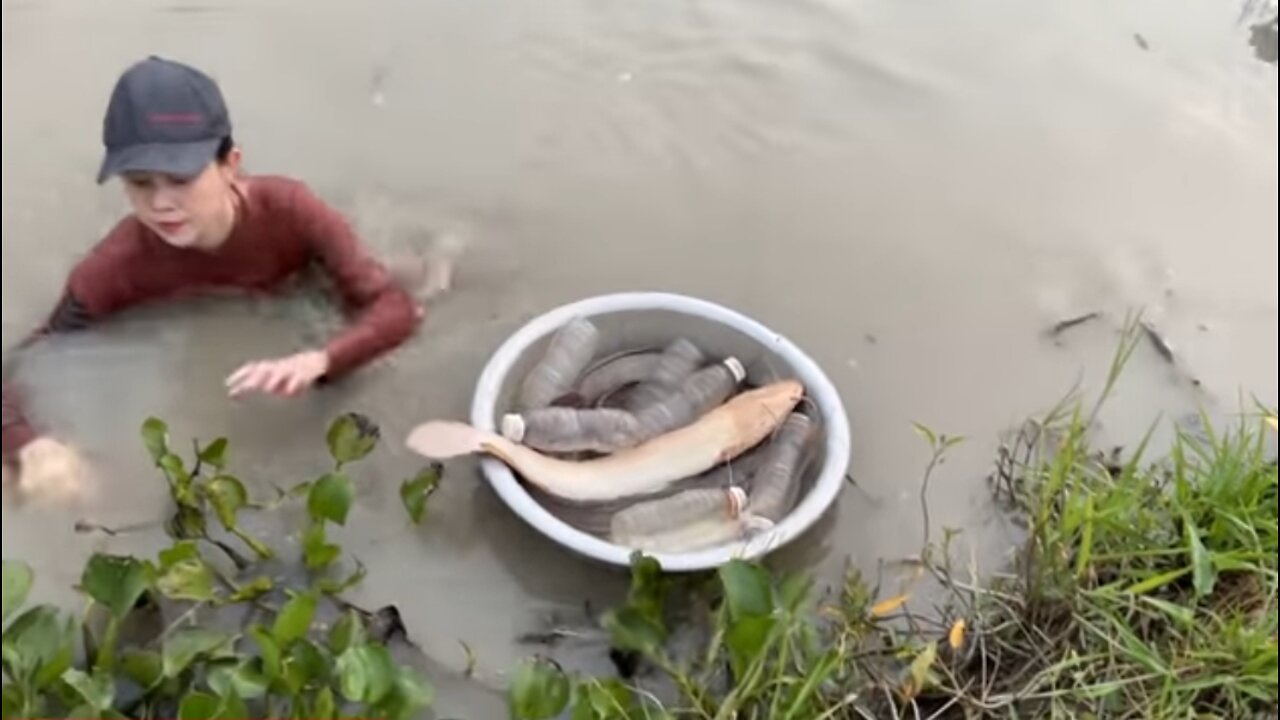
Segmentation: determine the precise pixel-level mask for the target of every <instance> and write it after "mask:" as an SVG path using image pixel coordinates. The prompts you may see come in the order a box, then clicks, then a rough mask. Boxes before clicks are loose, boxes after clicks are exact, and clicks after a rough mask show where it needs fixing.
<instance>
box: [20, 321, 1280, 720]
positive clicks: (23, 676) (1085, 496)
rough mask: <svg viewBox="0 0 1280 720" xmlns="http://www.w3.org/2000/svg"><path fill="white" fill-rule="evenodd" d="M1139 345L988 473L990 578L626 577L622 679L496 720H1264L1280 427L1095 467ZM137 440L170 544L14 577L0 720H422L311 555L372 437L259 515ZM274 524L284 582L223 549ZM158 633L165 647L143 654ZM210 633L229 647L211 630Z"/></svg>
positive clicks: (410, 677) (232, 492)
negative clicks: (1120, 384) (292, 545)
mask: <svg viewBox="0 0 1280 720" xmlns="http://www.w3.org/2000/svg"><path fill="white" fill-rule="evenodd" d="M1136 328H1137V325H1136V324H1135V325H1133V326H1131V328H1130V329H1131V330H1134V331H1133V332H1130V333H1128V334H1127V336H1126V339H1125V341H1124V342H1123V343H1122V344H1121V347H1120V349H1119V350H1118V352H1117V354H1116V357H1115V360H1114V362H1113V365H1112V369H1111V373H1110V375H1109V376H1108V379H1107V383H1106V386H1105V388H1104V389H1103V391H1102V394H1101V397H1100V398H1099V399H1098V400H1097V402H1096V404H1095V405H1093V406H1092V407H1086V406H1085V404H1084V403H1082V402H1081V401H1079V399H1078V398H1071V399H1069V401H1068V402H1064V403H1063V404H1062V405H1060V406H1059V407H1058V408H1055V409H1054V410H1053V411H1051V412H1050V413H1048V414H1047V415H1046V416H1045V417H1043V418H1039V419H1038V420H1036V421H1033V422H1028V423H1027V424H1026V425H1025V426H1024V427H1023V428H1022V429H1021V431H1020V432H1019V433H1018V434H1017V435H1016V436H1015V437H1014V438H1013V440H1012V441H1011V442H1009V443H1008V444H1007V445H1006V446H1005V447H1004V448H1002V450H1001V452H1000V454H999V456H998V458H997V461H996V465H995V470H994V472H993V474H992V487H993V490H994V492H995V493H996V495H997V497H998V498H999V499H1000V500H1002V501H1003V502H1004V503H1006V504H1007V506H1008V509H1009V512H1011V513H1013V514H1014V515H1015V516H1016V517H1018V518H1020V519H1021V520H1022V521H1023V523H1024V524H1025V527H1026V532H1025V539H1024V540H1023V542H1022V544H1021V545H1020V547H1019V548H1018V549H1017V552H1016V553H1015V559H1014V562H1013V563H1011V565H1010V567H1008V568H1007V569H1006V571H1005V572H1002V573H997V574H996V575H995V576H994V578H989V579H982V578H979V577H977V576H976V575H977V573H976V571H975V570H974V569H973V568H971V567H963V568H957V567H955V565H954V563H953V558H952V556H953V554H955V553H954V551H953V545H954V541H955V535H954V534H953V533H951V532H947V533H944V536H943V537H942V538H941V539H940V540H938V541H936V542H931V541H930V538H929V537H927V536H926V538H925V542H924V547H923V549H922V551H921V553H920V554H919V555H918V556H917V557H914V558H911V559H910V560H909V561H908V564H910V565H911V566H912V567H914V569H915V570H916V571H917V574H918V575H919V576H920V577H921V582H922V584H923V583H924V581H926V580H927V581H930V586H931V587H930V591H929V592H928V593H926V592H925V591H924V590H922V589H920V590H916V591H914V592H913V593H911V594H897V595H891V596H888V597H884V596H883V594H882V592H881V589H880V588H877V587H871V586H869V585H868V584H867V583H866V582H864V581H863V579H862V578H861V577H860V576H859V574H858V573H856V572H852V573H850V574H849V575H848V577H847V578H846V580H845V582H844V583H843V585H842V586H841V587H839V588H836V589H834V590H830V591H827V592H822V593H819V592H817V590H816V588H815V587H814V585H813V583H812V581H811V580H810V579H809V578H808V577H807V576H805V575H788V576H778V575H775V574H773V573H771V572H770V571H769V570H767V569H766V567H765V566H764V565H763V564H761V563H755V562H746V561H734V562H731V563H729V564H727V565H724V566H722V567H721V568H719V569H718V570H717V571H716V572H714V573H708V574H705V575H701V576H696V575H695V576H685V575H682V576H671V575H666V574H664V573H663V572H662V571H661V568H660V567H659V566H658V564H657V563H656V562H655V561H654V560H653V559H652V558H649V557H646V556H644V555H642V554H639V553H637V554H636V555H635V556H634V560H633V564H632V569H631V580H632V582H631V589H630V592H629V594H628V596H627V598H626V600H625V602H623V603H622V604H621V605H620V606H618V607H615V608H613V609H611V610H609V611H608V612H606V613H605V614H604V615H603V616H602V617H601V624H602V626H603V629H604V630H606V631H607V632H608V635H609V638H610V645H611V647H612V650H613V656H614V658H615V662H616V664H617V665H618V667H619V670H620V672H619V676H618V677H612V678H597V677H582V676H578V675H576V674H573V673H568V672H566V671H564V670H563V669H562V668H561V667H560V666H559V665H557V664H556V663H555V662H554V661H553V660H551V659H549V658H546V657H540V656H539V657H534V658H530V659H529V660H528V661H526V662H524V663H522V664H520V665H519V666H518V667H517V668H515V669H514V670H513V672H512V674H511V675H510V679H509V683H508V702H509V709H510V714H511V716H512V717H513V718H520V719H522V720H536V719H539V718H556V717H570V718H572V719H573V720H593V719H594V720H623V719H635V718H699V719H702V720H728V719H730V718H760V719H765V718H769V719H772V718H779V719H790V720H815V719H818V720H825V719H834V718H934V717H936V718H1022V717H1063V718H1066V717H1073V718H1074V717H1082V718H1089V717H1098V718H1102V717H1106V718H1139V717H1141V718H1251V717H1275V714H1276V711H1275V708H1276V705H1277V674H1278V670H1280V668H1278V667H1277V646H1276V633H1277V555H1278V552H1280V549H1278V547H1277V487H1276V486H1277V472H1276V462H1275V459H1274V456H1273V453H1274V450H1271V449H1270V448H1272V447H1273V444H1272V443H1271V441H1270V438H1271V437H1272V436H1273V435H1274V433H1275V428H1276V420H1275V412H1274V410H1264V409H1259V411H1258V412H1257V413H1250V414H1246V415H1242V416H1240V417H1239V418H1237V419H1236V420H1235V421H1234V422H1233V423H1232V424H1231V425H1230V426H1228V427H1223V428H1218V427H1215V426H1214V425H1213V424H1212V423H1211V422H1210V421H1209V419H1208V418H1207V417H1203V418H1201V420H1200V422H1199V424H1198V427H1195V428H1188V427H1178V428H1176V432H1175V433H1174V436H1173V440H1172V443H1171V445H1170V447H1168V448H1167V450H1165V451H1164V452H1161V453H1160V454H1159V455H1158V456H1152V455H1151V448H1150V447H1149V441H1150V438H1151V437H1153V433H1149V434H1148V436H1147V437H1146V438H1143V439H1141V440H1140V441H1139V442H1138V443H1137V444H1136V445H1135V446H1134V447H1132V448H1131V449H1130V450H1129V451H1128V452H1121V451H1118V450H1117V451H1108V452H1102V451H1099V450H1097V449H1095V448H1094V447H1093V445H1092V443H1091V433H1090V431H1091V428H1092V426H1093V421H1094V419H1095V417H1096V415H1097V409H1098V406H1100V405H1101V404H1102V402H1103V401H1104V400H1105V399H1106V397H1107V395H1108V394H1109V393H1110V391H1111V389H1112V387H1113V386H1114V384H1115V383H1116V382H1117V380H1118V378H1119V376H1120V371H1121V368H1123V366H1124V365H1125V362H1126V361H1127V359H1128V357H1129V354H1130V353H1131V352H1132V351H1133V349H1134V346H1135V344H1136V343H1137V341H1138V339H1139V338H1140V337H1141V335H1140V333H1138V332H1136ZM919 430H920V432H921V434H922V435H923V436H924V437H925V438H926V440H927V441H928V442H929V443H930V446H931V448H932V450H933V455H932V459H931V462H930V463H929V465H928V467H927V468H926V470H925V478H924V483H923V485H922V491H921V501H922V504H923V510H924V512H925V513H926V515H927V512H928V502H927V488H928V481H929V476H930V475H931V474H932V473H933V471H934V470H935V468H936V467H937V465H938V464H939V461H940V460H941V459H942V458H943V456H944V455H945V453H946V452H947V450H948V449H949V448H950V447H952V446H953V445H954V444H956V443H957V442H959V439H957V438H947V437H945V436H940V435H936V434H935V433H933V432H932V431H930V430H927V429H925V428H919ZM143 438H144V441H145V445H146V447H147V449H148V451H149V452H150V453H151V456H152V458H153V459H154V460H155V463H156V466H157V468H159V470H160V471H161V473H162V474H163V475H164V477H165V478H166V480H167V482H168V484H169V488H170V493H171V495H172V497H173V501H174V508H175V510H174V515H173V518H172V519H171V520H170V522H169V523H167V525H166V530H167V531H168V533H169V534H170V536H171V537H172V540H173V542H172V545H171V546H170V547H168V548H166V549H165V550H163V551H161V552H160V553H159V555H158V557H157V558H156V559H154V560H143V559H137V558H132V557H127V556H115V555H105V554H96V555H94V556H93V557H91V558H90V560H89V562H88V564H87V566H86V568H85V571H84V574H83V576H82V578H81V582H80V585H79V588H78V589H79V590H80V591H81V592H82V593H84V594H85V595H86V596H87V597H88V598H89V601H90V602H89V608H88V610H87V611H86V613H85V614H84V616H83V617H80V618H76V617H72V616H69V615H67V614H65V613H62V612H60V611H58V610H57V609H55V608H53V607H51V606H48V605H35V606H32V607H27V606H26V599H27V595H28V591H29V589H30V588H31V586H32V583H33V581H34V577H33V573H32V571H31V569H30V568H29V567H28V566H26V565H25V564H23V563H21V562H19V561H13V560H6V561H5V563H4V581H3V589H4V624H5V628H4V639H3V664H4V672H5V678H6V685H5V687H4V692H3V700H4V717H5V718H11V717H36V716H41V717H51V716H64V717H87V716H94V717H137V718H144V717H181V718H239V717H264V716H271V717H307V718H318V717H340V716H341V717H355V716H358V717H366V718H367V717H388V718H407V717H410V716H413V715H414V714H415V713H417V712H418V711H420V710H422V709H424V708H426V707H427V706H428V705H430V703H431V699H432V691H431V689H430V685H429V684H428V683H427V680H426V678H423V677H420V676H419V675H418V674H417V672H416V671H414V670H413V669H411V668H410V667H409V666H408V665H405V664H402V663H400V662H398V661H397V660H396V659H395V658H394V657H393V654H392V652H391V650H389V649H388V648H389V645H388V643H389V642H390V638H391V636H393V635H394V634H395V630H396V628H397V626H398V620H397V619H396V616H395V611H394V608H390V609H387V608H384V609H383V610H382V611H378V612H375V613H368V612H365V611H363V610H360V609H359V608H355V607H353V606H351V605H350V604H348V603H346V602H345V601H343V600H342V599H341V595H342V593H343V591H345V590H347V589H348V588H350V587H351V586H352V585H354V584H356V583H358V582H360V580H361V578H362V577H363V574H364V571H363V567H362V566H361V565H360V564H359V562H358V561H354V562H352V563H344V561H343V558H342V550H341V548H340V547H339V545H338V544H337V543H335V542H334V541H333V540H332V539H331V538H330V537H329V535H328V532H329V530H330V529H332V527H333V526H334V525H337V526H342V525H344V524H345V523H346V521H347V517H348V513H349V510H350V508H351V505H352V503H353V500H354V497H355V492H354V486H353V484H352V481H351V478H350V476H349V475H348V474H347V470H348V468H349V467H350V465H351V464H352V463H355V462H356V461H358V460H360V459H361V458H363V457H364V456H366V455H368V454H369V453H370V452H371V451H372V450H373V449H374V447H375V445H376V444H377V441H378V431H377V428H376V427H374V426H373V425H372V423H370V422H369V421H368V420H366V419H364V418H362V417H360V416H358V415H354V414H348V415H344V416H342V417H340V418H338V420H336V421H335V422H334V424H333V425H332V426H331V428H330V431H329V433H328V436H327V438H326V439H327V443H328V446H329V452H330V455H331V457H332V459H333V470H332V471H331V472H330V473H327V474H325V475H324V476H322V477H320V478H318V479H316V480H314V481H311V482H306V483H302V484H300V485H298V486H296V487H293V488H290V489H279V490H278V491H277V493H276V495H277V496H276V497H275V498H273V499H272V500H270V501H268V502H255V501H252V500H251V499H250V498H249V495H248V492H247V491H246V488H245V486H244V484H243V483H241V482H240V481H239V480H238V479H236V478H235V477H234V476H232V475H230V474H229V473H228V471H227V462H226V454H227V443H226V441H225V440H221V439H220V440H217V441H215V442H213V443H211V444H210V445H208V446H205V447H202V448H199V447H198V448H197V450H196V451H195V455H194V457H193V458H192V460H191V463H190V465H188V464H186V463H184V462H183V461H182V460H181V459H180V458H179V457H178V456H177V455H176V454H174V453H173V452H172V451H171V450H170V449H169V440H168V432H167V429H166V428H165V427H164V425H163V423H161V422H159V421H157V420H150V421H148V422H147V423H146V424H145V425H144V427H143ZM440 477H441V471H440V468H439V467H438V466H430V467H428V468H426V469H424V470H423V472H422V473H421V474H419V475H418V476H417V477H415V478H412V479H410V480H407V481H406V482H405V483H404V484H403V485H402V486H401V499H402V501H403V503H404V506H405V510H406V512H407V513H408V515H409V517H410V518H411V520H412V521H413V522H415V523H418V522H423V521H424V520H425V519H426V510H427V500H428V498H429V497H430V495H431V493H432V492H433V491H434V489H435V487H436V486H437V484H438V483H439V481H440ZM289 503H297V504H299V505H301V506H303V507H304V508H305V513H304V525H303V527H302V529H301V550H300V552H298V553H297V554H298V555H299V557H298V558H296V559H292V560H295V562H293V564H294V565H297V566H298V570H299V572H297V573H290V572H289V571H287V570H283V569H281V567H283V566H284V565H286V564H288V562H289V561H290V560H291V559H290V558H281V557H280V553H279V551H278V550H276V549H273V548H271V547H269V546H267V545H266V544H265V543H263V542H262V541H260V540H258V539H257V538H256V537H255V536H254V535H253V534H252V533H251V532H250V531H249V530H248V529H246V528H245V527H244V526H243V525H242V522H241V519H242V517H251V513H247V512H245V511H266V510H270V509H273V508H275V507H277V506H282V505H285V504H289ZM926 525H927V523H926ZM237 544H238V545H239V546H242V547H243V548H247V553H248V554H249V555H252V556H253V557H252V559H249V558H246V557H244V554H243V553H244V552H245V551H242V550H238V549H237V548H236V545H237ZM344 564H353V565H354V567H345V568H344V567H343V565H344ZM926 597H927V598H928V600H929V602H928V604H929V605H930V607H929V609H928V610H927V611H923V610H916V609H914V608H916V607H917V606H919V605H922V604H924V602H925V601H924V600H923V599H922V598H926ZM326 613H327V615H326ZM153 616H158V617H159V618H161V620H160V622H159V623H158V627H157V628H156V631H154V632H150V633H147V632H139V630H140V626H145V625H146V624H147V623H146V622H142V621H144V620H148V619H152V618H153ZM226 618H230V619H231V620H233V621H234V624H235V627H232V628H230V629H228V630H225V631H223V630H219V629H215V628H218V627H221V626H222V624H224V623H222V620H223V619H226ZM388 618H390V619H391V621H390V622H388V621H387V620H388ZM153 624H157V623H153ZM398 629H399V632H400V633H401V634H403V632H404V629H403V627H399V628H398Z"/></svg>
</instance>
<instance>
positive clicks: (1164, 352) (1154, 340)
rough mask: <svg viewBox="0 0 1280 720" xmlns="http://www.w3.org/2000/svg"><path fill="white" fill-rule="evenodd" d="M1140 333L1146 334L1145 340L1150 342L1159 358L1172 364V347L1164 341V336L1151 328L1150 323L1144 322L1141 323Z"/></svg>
mask: <svg viewBox="0 0 1280 720" xmlns="http://www.w3.org/2000/svg"><path fill="white" fill-rule="evenodd" d="M1142 332H1143V333H1144V334H1146V336H1147V339H1148V340H1150V341H1151V345H1152V347H1154V348H1155V349H1156V352H1157V353H1159V354H1160V357H1162V358H1164V361H1165V362H1167V363H1173V346H1171V345H1170V344H1169V341H1167V340H1165V339H1164V336H1163V335H1161V334H1160V333H1159V332H1158V331H1157V330H1156V329H1155V328H1154V327H1152V326H1151V323H1149V322H1147V321H1145V320H1143V321H1142Z"/></svg>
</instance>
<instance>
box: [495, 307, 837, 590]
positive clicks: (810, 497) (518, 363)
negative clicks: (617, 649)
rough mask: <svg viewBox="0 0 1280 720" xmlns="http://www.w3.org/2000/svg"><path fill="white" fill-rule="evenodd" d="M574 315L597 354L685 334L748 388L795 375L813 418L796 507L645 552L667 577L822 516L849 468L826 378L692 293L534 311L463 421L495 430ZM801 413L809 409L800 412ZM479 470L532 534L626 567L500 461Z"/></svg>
mask: <svg viewBox="0 0 1280 720" xmlns="http://www.w3.org/2000/svg"><path fill="white" fill-rule="evenodd" d="M575 316H583V317H587V318H590V319H591V321H592V322H593V323H595V324H596V325H597V326H598V327H599V328H600V331H601V347H600V351H599V354H600V355H604V354H608V353H609V352H612V351H616V350H622V349H630V348H635V347H642V346H650V347H652V346H661V345H665V344H666V343H667V342H670V341H671V340H673V339H675V338H676V337H678V336H683V337H686V338H688V339H690V340H692V341H693V342H694V343H696V344H697V345H698V346H699V347H701V348H702V349H703V350H704V351H706V352H708V353H709V354H713V355H717V356H723V355H730V354H732V355H734V356H736V357H738V358H739V359H740V360H742V362H743V363H744V364H745V365H746V366H747V371H748V378H747V379H748V382H752V381H755V382H760V381H767V380H769V379H772V378H773V377H778V376H784V377H795V378H798V379H799V380H800V381H801V382H803V383H804V385H805V388H806V391H807V394H808V397H809V398H810V399H811V400H812V401H813V403H814V405H816V410H817V414H818V416H819V419H820V420H821V423H822V425H821V427H822V429H823V433H822V444H821V447H820V449H819V452H820V456H819V458H818V461H817V462H815V463H813V464H812V465H811V466H810V470H809V473H808V474H807V476H806V477H805V478H804V480H803V482H804V485H803V486H802V490H801V492H802V493H803V494H802V495H801V497H800V499H799V502H798V503H797V505H796V507H795V509H794V510H793V511H792V512H791V514H790V515H788V516H787V517H785V518H783V520H782V521H781V522H779V523H777V524H776V525H775V526H774V527H773V528H772V529H770V530H769V531H767V532H764V533H760V534H757V535H755V536H753V537H751V538H749V539H747V540H742V541H737V542H733V543H730V544H727V545H721V546H717V547H712V548H707V549H703V550H698V551H696V552H688V553H650V555H652V557H654V558H655V559H656V560H657V561H658V562H659V563H660V564H661V565H662V567H663V569H665V570H667V571H669V572H681V571H684V572H687V571H695V570H705V569H710V568H715V567H718V566H720V565H722V564H724V563H726V562H728V561H729V560H731V559H733V558H743V559H754V558H758V557H761V556H763V555H765V554H766V553H768V552H771V551H773V550H776V549H777V548H780V547H782V546H784V545H786V544H787V543H789V542H791V541H792V540H794V539H795V538H796V537H798V536H799V535H801V534H802V533H804V532H805V531H806V530H807V529H808V528H809V527H810V526H811V525H813V524H814V522H816V521H817V520H818V518H819V517H821V516H822V514H823V513H824V512H825V511H826V510H827V508H828V507H829V506H830V505H831V503H832V502H833V501H834V500H835V499H836V496H837V495H838V494H839V492H840V488H841V487H843V485H844V477H845V472H846V469H847V467H848V464H849V441H850V438H849V421H848V417H847V416H846V415H845V409H844V404H843V403H842V402H841V400H840V396H839V394H838V393H837V392H836V389H835V387H834V386H833V385H832V384H831V381H830V380H829V379H828V378H827V376H826V375H825V374H824V373H823V372H822V370H821V369H820V368H819V367H818V365H817V363H815V362H814V361H813V360H812V359H811V358H810V357H809V356H808V355H806V354H805V353H804V351H802V350H801V349H800V348H798V347H796V345H795V344H793V343H792V342H791V341H789V340H787V339H786V338H785V337H783V336H781V335H779V334H778V333H776V332H774V331H772V330H770V329H769V328H767V327H765V326H764V325H762V324H760V323H759V322H756V321H755V320H752V319H751V318H749V317H746V316H745V315H742V314H741V313H738V312H735V311H733V310H730V309H728V308H725V307H722V306H720V305H718V304H716V303H713V302H709V301H706V300H700V299H697V298H693V297H687V296H683V295H676V294H671V293H657V292H626V293H616V294H611V295H600V296H596V297H590V298H587V299H585V300H579V301H577V302H572V303H569V304H567V305H562V306H560V307H557V308H555V309H553V310H551V311H549V312H547V313H544V314H542V315H539V316H537V317H535V318H533V319H532V320H530V321H529V322H527V323H526V324H525V325H524V326H523V327H521V328H520V329H519V330H517V331H516V332H515V333H514V334H513V335H511V337H509V338H508V339H507V340H506V342H504V343H503V344H502V345H501V346H499V347H498V349H497V351H495V352H494V354H493V356H492V357H490V359H489V362H488V363H487V364H486V365H485V368H484V371H483V372H481V374H480V378H479V380H478V382H477V383H476V390H475V396H474V398H473V400H472V404H471V422H472V423H473V424H474V425H475V426H476V427H478V428H482V429H485V430H490V431H495V429H496V428H497V427H498V423H499V422H500V418H501V416H502V414H503V413H504V412H507V411H508V410H509V409H510V408H511V405H512V403H513V399H514V396H515V392H516V390H517V388H518V386H519V383H520V381H521V380H522V378H523V377H524V375H525V374H526V373H527V372H528V371H529V369H530V368H531V367H532V366H533V364H534V363H535V362H537V359H538V358H539V357H540V356H541V353H542V351H543V349H544V348H545V346H546V343H547V342H548V341H549V340H550V337H551V335H552V334H553V333H554V332H555V331H556V329H558V328H559V327H560V326H562V325H564V324H565V323H566V322H568V321H569V320H570V319H571V318H573V317H575ZM807 409H808V411H809V412H812V411H813V407H812V406H807ZM480 467H481V471H482V472H483V474H484V476H485V478H486V479H487V480H488V482H489V484H490V485H492V486H493V489H494V490H495V491H496V492H497V493H498V496H499V497H501V498H502V500H503V501H504V502H505V503H506V504H507V506H508V507H510V508H511V509H512V510H513V511H514V512H515V513H516V514H517V515H519V516H520V517H521V518H523V519H524V520H525V522H528V523H529V524H530V525H532V526H533V527H534V528H536V529H537V530H538V531H539V532H541V533H542V534H544V535H546V536H547V537H549V538H551V539H552V540H554V541H556V542H557V543H559V544H561V545H563V546H565V547H566V548H569V549H570V550H573V551H574V552H577V553H579V554H581V555H584V556H587V557H590V558H594V559H596V560H601V561H604V562H606V563H611V564H614V565H620V566H626V565H629V564H630V560H631V554H632V550H631V549H630V548H627V547H624V546H621V545H615V544H613V543H610V542H608V541H606V540H604V539H602V538H599V537H596V536H594V535H591V534H590V533H587V532H584V531H582V530H579V529H577V528H575V527H573V526H572V525H570V524H568V523H566V522H565V521H563V520H561V519H560V518H558V517H557V516H556V515H555V514H553V513H552V512H550V511H549V510H548V509H547V508H545V507H543V506H542V505H541V504H539V503H538V501H537V500H536V499H535V498H534V497H533V496H531V495H530V494H529V493H528V492H527V491H526V490H525V488H524V486H523V485H522V484H521V483H520V481H519V479H518V478H517V477H516V476H515V475H514V474H513V473H512V472H511V470H510V469H509V468H508V467H507V466H506V465H505V464H503V463H502V462H501V461H499V460H497V459H494V458H488V457H486V458H483V459H482V460H481V461H480Z"/></svg>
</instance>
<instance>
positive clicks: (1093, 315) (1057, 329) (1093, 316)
mask: <svg viewBox="0 0 1280 720" xmlns="http://www.w3.org/2000/svg"><path fill="white" fill-rule="evenodd" d="M1100 317H1102V313H1100V312H1096V311H1095V312H1090V313H1085V314H1084V315H1078V316H1076V317H1073V318H1067V319H1066V320H1060V321H1058V322H1056V323H1054V325H1053V327H1051V328H1049V337H1058V336H1059V335H1061V334H1062V333H1064V332H1066V331H1068V330H1070V329H1071V328H1073V327H1076V326H1078V325H1083V324H1085V323H1087V322H1089V321H1091V320H1097V319H1098V318H1100Z"/></svg>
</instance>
